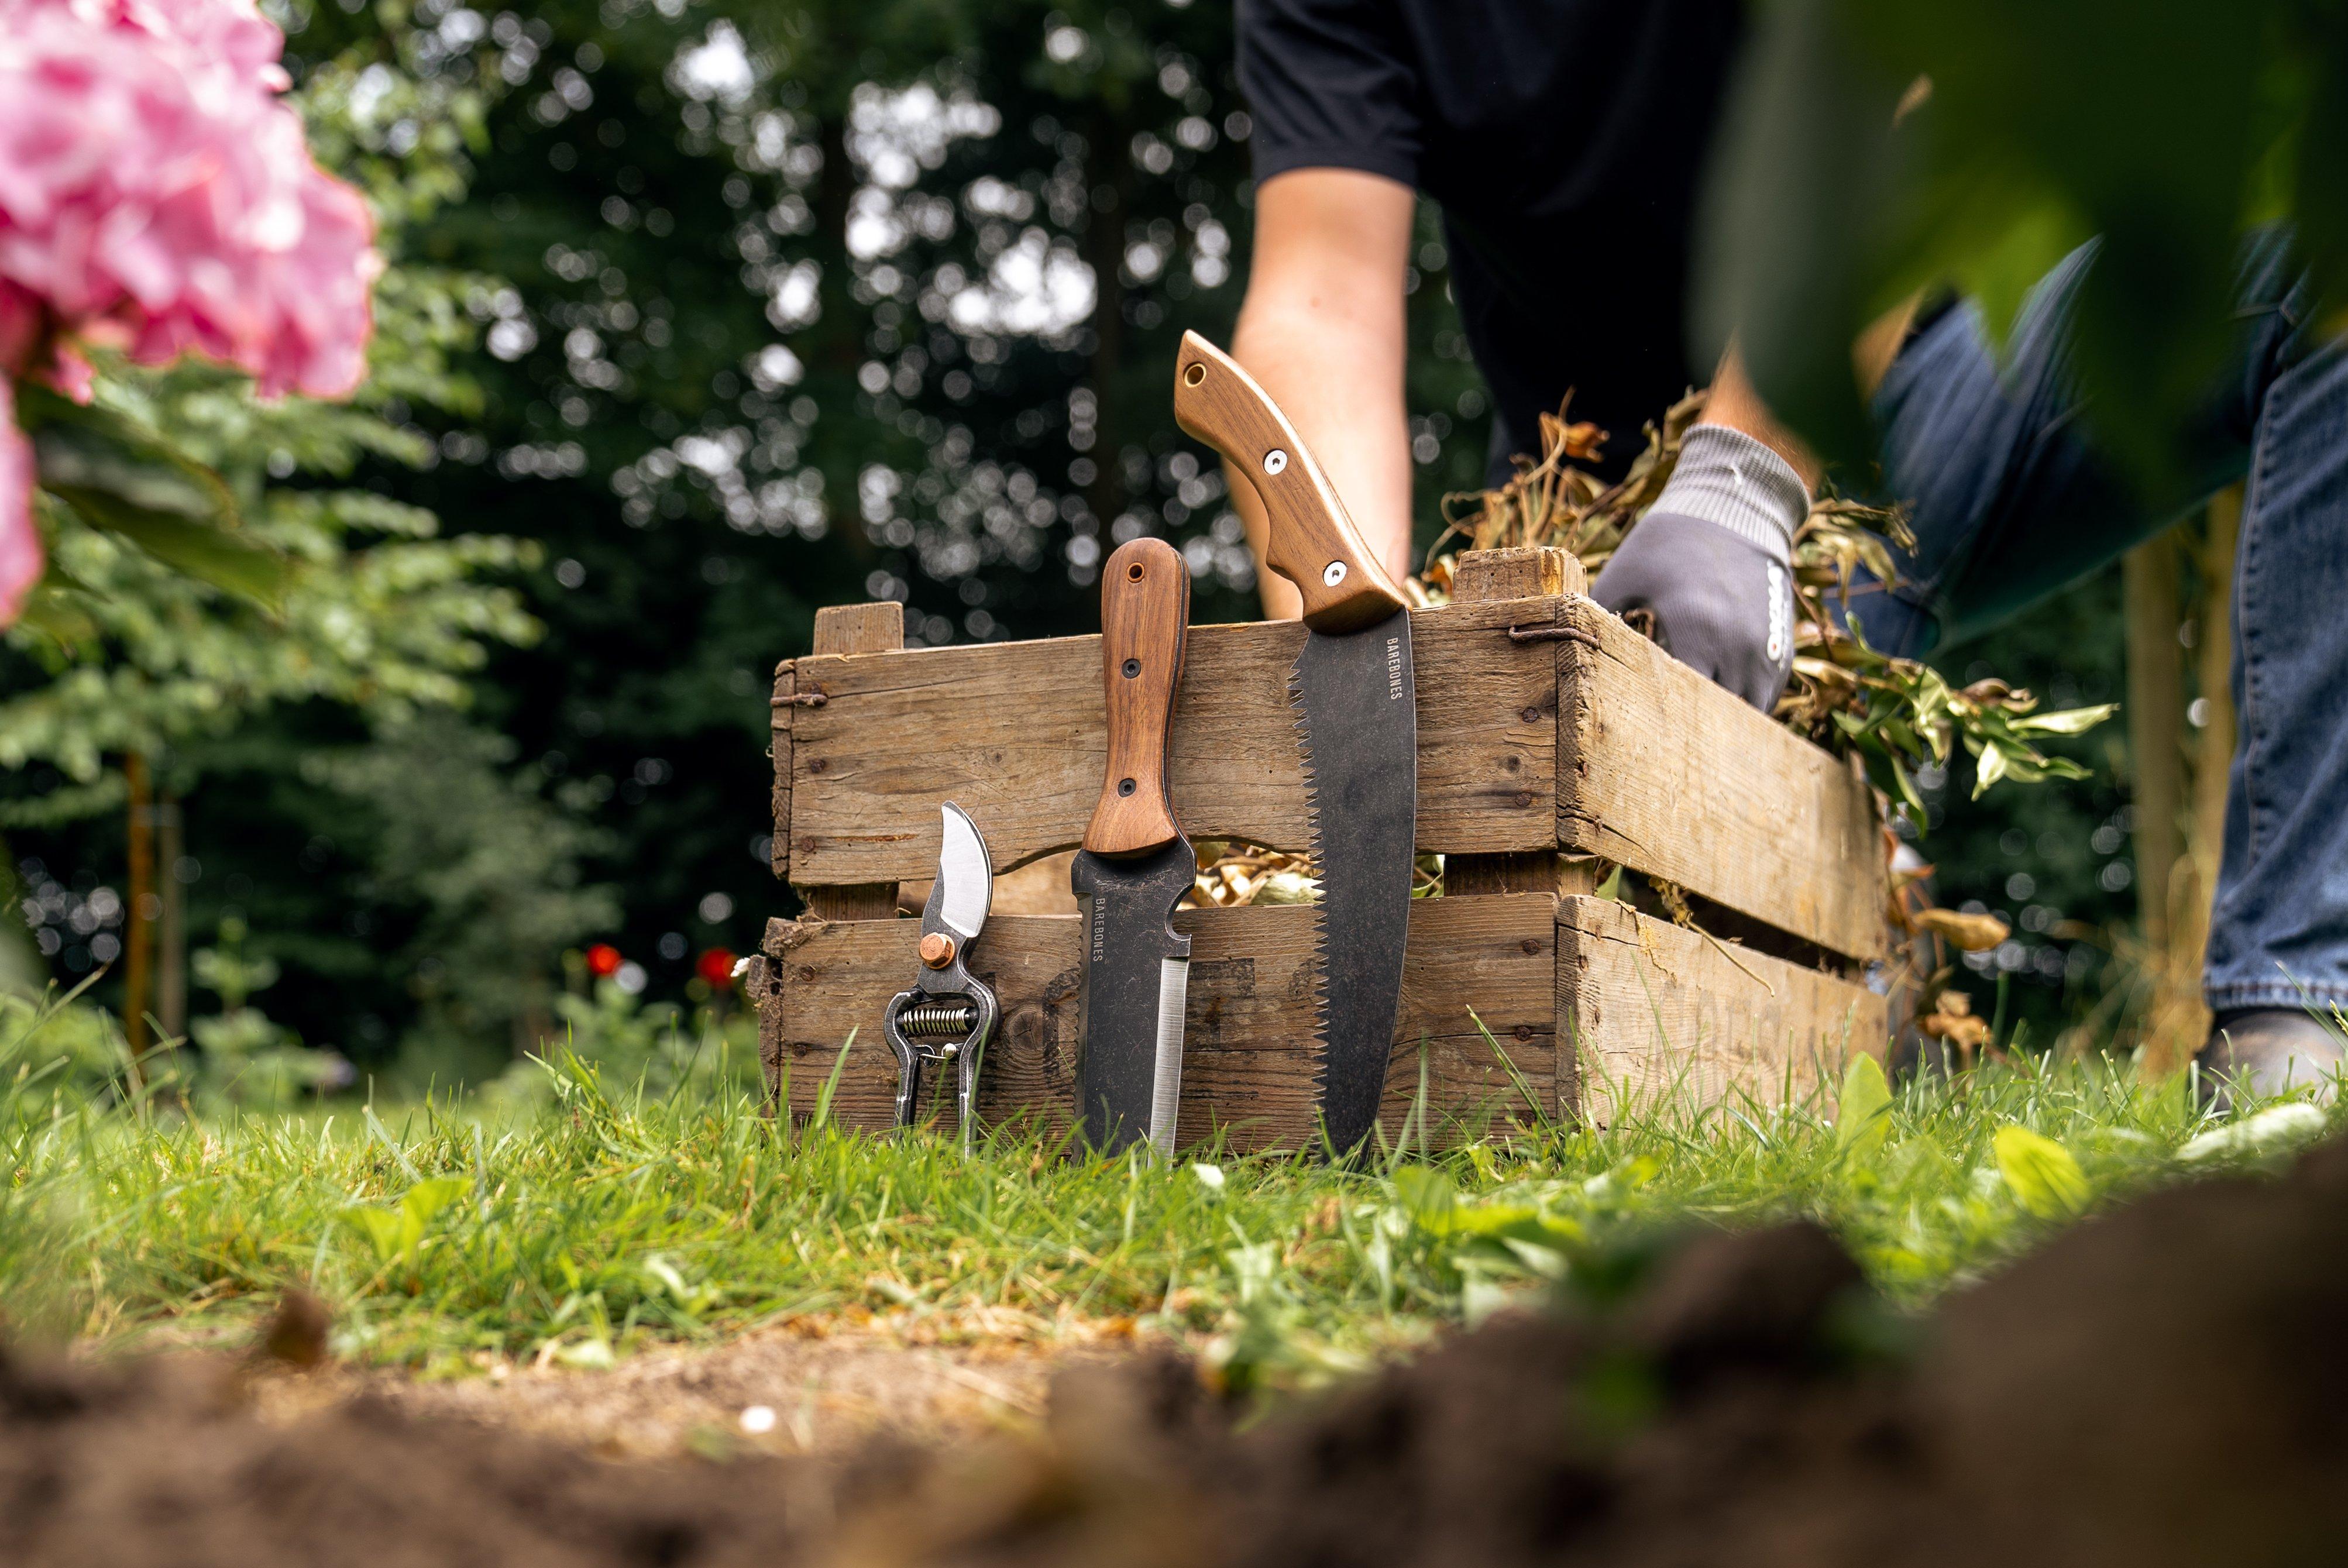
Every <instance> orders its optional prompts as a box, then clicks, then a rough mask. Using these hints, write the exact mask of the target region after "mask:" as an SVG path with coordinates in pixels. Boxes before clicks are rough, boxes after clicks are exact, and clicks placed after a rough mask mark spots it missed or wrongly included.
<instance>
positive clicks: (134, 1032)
mask: <svg viewBox="0 0 2348 1568" xmlns="http://www.w3.org/2000/svg"><path fill="white" fill-rule="evenodd" d="M122 776H123V779H124V781H125V782H126V783H127V784H128V785H129V793H130V809H129V818H128V820H126V822H125V824H124V826H125V828H126V830H127V831H128V833H129V860H130V890H129V897H128V898H126V899H125V900H124V901H123V903H124V905H125V907H124V910H123V916H124V918H123V922H122V939H123V958H122V1034H123V1037H124V1038H125V1039H126V1040H128V1041H129V1044H130V1055H131V1058H132V1060H133V1061H134V1062H136V1061H137V1060H138V1059H139V1058H141V1057H145V1056H146V1054H147V1050H148V1047H149V1046H150V1045H152V1044H153V1041H152V1040H151V1039H149V1036H148V1033H147V1013H148V1007H149V1003H150V1001H151V1000H152V997H151V995H150V991H151V986H152V982H153V976H154V972H155V965H154V957H155V923H154V913H160V910H159V908H158V906H157V904H156V900H155V794H154V789H153V788H152V784H151V781H150V780H149V777H148V773H147V758H144V757H143V756H141V755H139V753H138V752H136V751H133V752H131V753H129V755H128V756H126V757H124V758H123V759H122ZM150 912H151V913H150Z"/></svg>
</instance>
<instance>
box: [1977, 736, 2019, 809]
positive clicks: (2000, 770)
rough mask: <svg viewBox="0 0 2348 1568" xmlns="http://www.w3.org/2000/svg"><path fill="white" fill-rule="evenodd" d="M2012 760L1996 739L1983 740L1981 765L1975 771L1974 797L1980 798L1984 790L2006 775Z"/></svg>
mask: <svg viewBox="0 0 2348 1568" xmlns="http://www.w3.org/2000/svg"><path fill="white" fill-rule="evenodd" d="M2012 760H2013V759H2012V758H2009V757H2007V756H2006V754H2005V752H2004V751H2003V749H2002V748H1999V746H1998V745H1997V743H1996V742H1995V741H1993V740H1983V741H1982V743H1981V766H1980V767H1979V768H1978V769H1975V770H1974V773H1973V799H1976V800H1978V799H1981V798H1982V792H1983V791H1984V790H1986V789H1988V788H1989V787H1990V786H1991V785H1993V784H1994V783H1996V782H1997V781H1998V780H1999V779H2003V778H2004V777H2005V774H2006V769H2007V767H2008V765H2009V764H2010V763H2011V762H2012Z"/></svg>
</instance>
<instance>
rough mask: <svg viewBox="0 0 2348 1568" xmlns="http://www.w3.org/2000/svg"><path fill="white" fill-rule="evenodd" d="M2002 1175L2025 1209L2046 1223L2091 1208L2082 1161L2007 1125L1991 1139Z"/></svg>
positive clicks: (2052, 1143) (2050, 1142) (2025, 1130)
mask: <svg viewBox="0 0 2348 1568" xmlns="http://www.w3.org/2000/svg"><path fill="white" fill-rule="evenodd" d="M1990 1149H1991V1150H1992V1152H1993V1153H1994V1154H1995V1155H1996V1157H1997V1169H1998V1174H2000V1175H2002V1176H2003V1177H2004V1178H2005V1184H2006V1185H2007V1186H2008V1187H2010V1188H2012V1189H2013V1195H2014V1197H2015V1199H2016V1200H2017V1201H2019V1202H2020V1203H2021V1204H2022V1206H2023V1207H2024V1208H2025V1209H2027V1210H2029V1211H2030V1212H2032V1213H2034V1214H2035V1215H2037V1216H2038V1217H2039V1218H2040V1219H2042V1220H2061V1219H2067V1218H2068V1217H2069V1216H2071V1215H2073V1214H2075V1213H2077V1212H2079V1211H2080V1210H2082V1209H2084V1208H2085V1207H2086V1206H2087V1199H2088V1197H2089V1189H2088V1187H2087V1178H2086V1175H2085V1172H2083V1171H2081V1170H2080V1169H2079V1162H2078V1161H2076V1160H2074V1159H2072V1158H2071V1151H2070V1150H2067V1149H2065V1148H2064V1147H2063V1146H2062V1145H2061V1144H2059V1143H2057V1142H2055V1140H2053V1139H2051V1138H2047V1137H2044V1135H2042V1134H2039V1133H2035V1132H2033V1131H2031V1130H2030V1129H2028V1128H2026V1127H2021V1126H2007V1127H2001V1128H1999V1129H1998V1130H1997V1133H1996V1136H1995V1137H1993V1138H1992V1139H1991V1140H1990Z"/></svg>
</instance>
